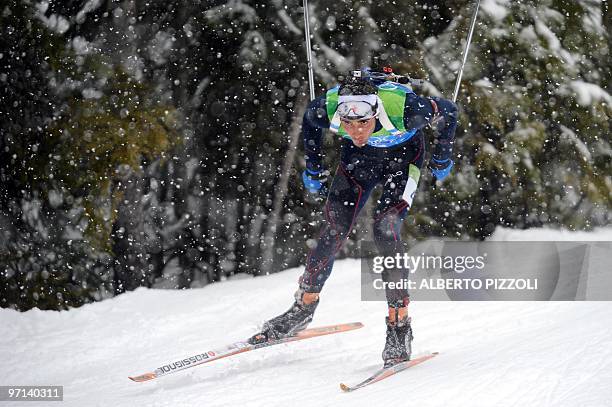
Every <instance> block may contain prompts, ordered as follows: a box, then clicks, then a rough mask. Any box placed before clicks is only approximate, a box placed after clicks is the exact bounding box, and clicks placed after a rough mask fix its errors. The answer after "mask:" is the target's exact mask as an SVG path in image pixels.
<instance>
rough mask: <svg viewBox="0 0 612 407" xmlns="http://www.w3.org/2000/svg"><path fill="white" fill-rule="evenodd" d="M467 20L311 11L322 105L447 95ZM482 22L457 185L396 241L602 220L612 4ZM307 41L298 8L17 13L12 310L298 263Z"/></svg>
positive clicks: (419, 10)
mask: <svg viewBox="0 0 612 407" xmlns="http://www.w3.org/2000/svg"><path fill="white" fill-rule="evenodd" d="M473 5H474V2H472V1H460V0H455V1H446V2H441V1H432V0H410V1H408V0H395V1H347V0H338V1H333V2H331V1H322V0H310V14H311V31H312V43H313V52H314V56H315V64H314V70H315V80H316V89H317V93H321V92H323V91H324V90H325V89H326V88H328V87H331V86H334V85H335V84H336V83H337V81H338V76H340V75H344V74H346V73H347V72H348V71H349V70H352V69H358V68H359V67H363V66H371V67H375V68H376V67H381V66H386V65H389V66H392V67H393V68H394V69H395V71H396V72H399V73H405V74H409V75H411V76H412V77H416V78H424V79H426V80H427V82H426V84H425V85H424V86H423V87H422V88H421V89H415V90H416V91H417V92H420V93H422V94H425V95H439V96H445V97H449V98H450V96H451V93H452V91H453V87H454V81H455V79H456V74H457V70H458V68H459V66H460V62H461V52H462V49H463V46H464V41H465V37H466V33H467V30H468V26H469V22H470V21H469V20H470V17H471V13H472V7H473ZM478 18H479V21H478V24H477V26H476V33H475V36H474V43H473V45H472V49H471V53H470V57H469V62H468V65H467V67H466V72H465V74H464V80H463V85H462V87H461V91H460V93H459V98H458V105H459V109H460V126H459V128H458V130H457V142H456V145H455V158H456V162H457V166H456V169H455V171H454V174H453V175H452V176H451V177H449V179H448V180H446V181H445V182H444V184H442V185H441V186H439V187H438V188H432V185H431V177H430V176H429V175H427V176H425V177H424V178H422V181H421V185H420V193H419V194H418V195H417V198H416V200H415V205H414V207H413V208H412V209H411V216H409V218H408V220H407V221H406V223H405V229H404V237H405V238H406V239H408V240H410V239H423V238H427V237H432V236H440V237H445V238H452V239H484V238H486V237H487V236H489V235H490V234H491V233H492V232H493V231H494V230H495V228H496V227H497V226H506V227H513V228H531V227H541V226H544V225H547V226H550V227H564V228H567V229H572V230H574V229H581V230H589V229H591V228H593V227H595V226H599V225H606V224H609V222H610V219H611V208H612V200H611V192H612V159H611V158H612V148H611V137H610V130H611V118H612V108H611V106H612V97H611V96H610V94H611V93H612V88H611V87H612V82H611V77H612V75H611V69H612V68H611V67H612V57H611V55H610V50H611V49H612V47H611V35H610V33H611V32H612V12H611V11H610V8H609V2H607V1H595V0H584V1H562V0H541V1H504V0H486V1H483V4H482V9H481V11H480V14H479V17H478ZM303 28H304V27H303V9H302V2H301V0H300V1H298V0H286V1H282V0H270V1H265V2H260V1H248V0H215V1H205V0H189V1H181V0H163V1H162V0H149V1H134V0H121V1H111V0H87V1H77V0H72V1H71V0H67V1H57V0H52V1H45V2H38V1H33V0H21V1H20V0H3V1H2V2H1V3H0V30H1V35H0V306H2V307H11V308H15V309H19V310H27V309H30V308H32V307H38V308H41V309H66V308H69V307H73V306H79V305H81V304H83V303H87V302H91V301H94V300H100V299H104V298H108V297H111V296H114V295H118V294H120V293H122V292H125V291H129V290H133V289H135V288H137V287H140V286H145V287H160V288H176V289H184V288H190V287H201V286H204V285H206V284H209V283H211V282H214V281H220V280H223V279H225V278H227V277H230V276H232V275H235V274H237V273H248V274H253V275H259V274H267V273H271V272H276V271H280V270H283V269H285V268H288V267H293V266H297V265H299V264H302V263H303V261H304V258H305V254H306V252H307V250H308V247H309V246H312V245H313V244H314V240H312V239H313V238H314V237H316V235H317V231H318V229H319V226H320V225H319V221H320V219H321V218H322V217H321V214H320V210H321V206H320V205H317V204H310V203H308V202H305V200H304V191H303V188H302V184H301V180H300V173H301V171H302V169H303V166H304V163H303V154H302V152H301V146H300V144H301V141H300V139H299V132H300V124H301V116H302V114H303V111H304V108H305V105H306V103H307V102H308V96H307V94H308V83H307V65H306V54H305V46H304V35H303ZM335 147H337V139H336V137H335V136H333V135H331V134H330V135H328V136H327V138H326V151H327V153H328V154H327V157H326V163H327V164H328V167H330V168H334V167H335V165H334V162H335V160H336V148H335ZM369 213H370V212H369V208H368V207H366V209H365V214H366V216H362V217H361V218H360V222H359V224H358V225H357V226H356V228H355V231H354V233H353V234H352V235H351V237H350V239H349V241H348V242H347V245H346V246H345V248H344V249H343V252H342V255H343V256H344V255H351V254H353V255H354V254H355V248H356V244H357V242H358V241H359V240H360V239H367V238H368V236H369V235H368V233H369V227H368V225H369V216H367V215H369Z"/></svg>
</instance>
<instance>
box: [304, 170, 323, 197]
mask: <svg viewBox="0 0 612 407" xmlns="http://www.w3.org/2000/svg"><path fill="white" fill-rule="evenodd" d="M328 175H329V172H328V171H313V170H309V169H308V168H307V169H306V170H305V171H304V172H303V173H302V181H303V182H304V187H305V188H306V190H307V191H308V192H309V194H310V195H311V196H315V197H318V198H323V197H325V196H327V192H328V189H327V176H328Z"/></svg>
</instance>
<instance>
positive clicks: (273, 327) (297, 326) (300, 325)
mask: <svg viewBox="0 0 612 407" xmlns="http://www.w3.org/2000/svg"><path fill="white" fill-rule="evenodd" d="M305 295H306V296H309V297H310V298H308V299H310V300H312V299H313V298H314V301H312V302H310V301H307V302H308V304H306V303H305V302H304V296H305ZM318 305H319V296H318V295H317V294H312V293H305V292H304V291H303V290H298V291H296V292H295V302H294V303H293V305H292V306H291V308H289V309H288V310H287V311H286V312H284V313H283V314H281V315H279V316H277V317H275V318H272V319H271V320H269V321H266V322H265V323H264V325H263V328H262V330H261V332H260V333H258V334H256V335H253V336H252V337H251V338H250V339H249V341H248V342H249V343H250V344H251V345H257V344H259V343H263V342H267V341H269V340H275V339H281V338H285V337H287V336H290V335H293V334H294V333H296V332H299V331H301V330H303V329H305V328H306V327H307V326H308V324H309V323H310V322H311V321H312V317H313V315H314V312H315V310H316V309H317V306H318Z"/></svg>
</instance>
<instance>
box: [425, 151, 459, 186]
mask: <svg viewBox="0 0 612 407" xmlns="http://www.w3.org/2000/svg"><path fill="white" fill-rule="evenodd" d="M454 164H455V162H454V161H453V160H451V159H450V158H447V159H446V160H437V159H436V158H435V157H432V158H431V160H430V161H429V169H430V170H431V173H432V174H433V176H434V177H435V178H436V181H442V180H443V179H444V178H446V177H448V174H450V172H451V169H452V168H453V165H454Z"/></svg>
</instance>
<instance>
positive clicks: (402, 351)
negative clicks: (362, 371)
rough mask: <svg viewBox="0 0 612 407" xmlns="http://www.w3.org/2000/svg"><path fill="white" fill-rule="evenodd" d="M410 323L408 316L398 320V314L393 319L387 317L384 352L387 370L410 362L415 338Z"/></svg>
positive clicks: (383, 356)
mask: <svg viewBox="0 0 612 407" xmlns="http://www.w3.org/2000/svg"><path fill="white" fill-rule="evenodd" d="M410 321H411V319H410V318H408V316H406V317H405V318H404V319H398V317H397V314H396V315H395V318H393V319H390V318H389V317H385V322H386V323H387V340H386V342H385V349H384V350H383V352H382V358H383V361H384V362H385V364H384V367H385V368H387V367H391V366H393V365H395V364H397V363H401V362H406V361H408V360H410V354H411V353H412V346H411V344H412V338H413V337H412V328H411V327H410Z"/></svg>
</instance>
